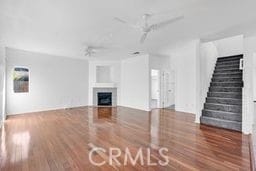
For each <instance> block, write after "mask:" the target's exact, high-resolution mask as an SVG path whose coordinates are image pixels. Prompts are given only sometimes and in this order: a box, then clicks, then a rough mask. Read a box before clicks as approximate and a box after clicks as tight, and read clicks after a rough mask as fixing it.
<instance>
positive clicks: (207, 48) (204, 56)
mask: <svg viewBox="0 0 256 171" xmlns="http://www.w3.org/2000/svg"><path fill="white" fill-rule="evenodd" d="M217 58H218V50H217V47H216V45H215V44H214V43H213V42H207V43H202V44H201V45H200V73H199V74H200V88H199V89H200V99H199V101H200V102H199V112H198V113H197V115H196V122H198V123H199V122H200V116H201V110H202V109H203V105H204V103H205V99H206V97H207V92H208V90H209V87H210V82H211V78H212V75H213V71H214V68H215V64H216V62H217Z"/></svg>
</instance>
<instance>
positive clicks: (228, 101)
mask: <svg viewBox="0 0 256 171" xmlns="http://www.w3.org/2000/svg"><path fill="white" fill-rule="evenodd" d="M206 103H215V104H216V103H217V104H227V105H240V106H241V105H242V99H235V98H220V97H219V98H218V97H207V98H206Z"/></svg>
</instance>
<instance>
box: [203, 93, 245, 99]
mask: <svg viewBox="0 0 256 171" xmlns="http://www.w3.org/2000/svg"><path fill="white" fill-rule="evenodd" d="M207 96H208V97H220V98H234V99H241V98H242V93H239V92H236V93H231V92H208V93H207Z"/></svg>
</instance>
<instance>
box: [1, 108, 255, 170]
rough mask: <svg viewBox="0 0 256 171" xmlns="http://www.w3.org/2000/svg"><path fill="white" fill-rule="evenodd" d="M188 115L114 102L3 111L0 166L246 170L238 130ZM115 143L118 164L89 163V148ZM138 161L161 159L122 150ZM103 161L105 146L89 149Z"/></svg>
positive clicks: (244, 143) (244, 142)
mask: <svg viewBox="0 0 256 171" xmlns="http://www.w3.org/2000/svg"><path fill="white" fill-rule="evenodd" d="M194 119H195V118H194V115H192V114H188V113H182V112H175V111H173V110H166V109H156V110H153V111H152V112H145V111H141V110H136V109H131V108H125V107H116V108H96V107H80V108H73V109H69V110H54V111H46V112H37V113H28V114H22V115H14V116H9V117H8V119H7V120H6V122H5V123H4V126H3V127H2V130H1V138H0V143H1V148H0V170H8V171H9V170H14V171H16V170H22V171H27V170H31V171H34V170H43V171H46V170H54V171H56V170H86V171H87V170H89V171H91V170H92V171H94V170H96V171H97V170H99V171H108V170H128V171H129V170H139V171H141V170H147V171H148V170H150V171H169V170H170V171H171V170H225V171H226V170H246V171H248V170H250V151H249V137H248V136H246V135H243V134H241V133H239V132H235V131H229V130H224V129H218V128H214V127H208V126H205V125H199V124H196V123H194ZM94 146H97V147H102V148H104V149H106V150H108V149H109V148H110V147H115V148H120V150H121V156H120V157H119V158H118V159H119V160H120V163H121V165H118V164H117V163H115V165H112V166H111V165H109V164H105V165H103V166H94V165H93V164H91V163H90V161H89V152H90V150H91V149H92V147H94ZM126 147H128V148H129V150H130V153H131V155H132V156H133V157H135V156H136V154H137V152H138V150H139V149H140V148H142V149H143V150H142V155H143V161H144V162H146V159H147V150H146V149H147V148H149V149H150V152H151V153H150V159H151V160H152V162H157V161H158V160H159V159H162V156H160V155H159V153H158V150H159V149H160V148H162V147H165V148H168V153H167V155H168V159H169V161H170V162H169V164H168V165H167V166H165V167H163V166H160V165H159V164H158V165H156V166H147V165H140V164H139V163H137V164H136V165H135V166H133V165H132V164H131V163H128V165H123V164H122V162H123V161H124V159H125V155H124V153H125V149H126ZM93 157H94V159H95V160H96V161H106V162H108V160H109V151H107V152H106V153H96V154H93Z"/></svg>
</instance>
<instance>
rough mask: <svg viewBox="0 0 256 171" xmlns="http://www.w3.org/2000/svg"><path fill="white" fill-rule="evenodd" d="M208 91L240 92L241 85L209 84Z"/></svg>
mask: <svg viewBox="0 0 256 171" xmlns="http://www.w3.org/2000/svg"><path fill="white" fill-rule="evenodd" d="M209 91H210V92H242V88H241V87H216V86H211V87H210V88H209Z"/></svg>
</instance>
